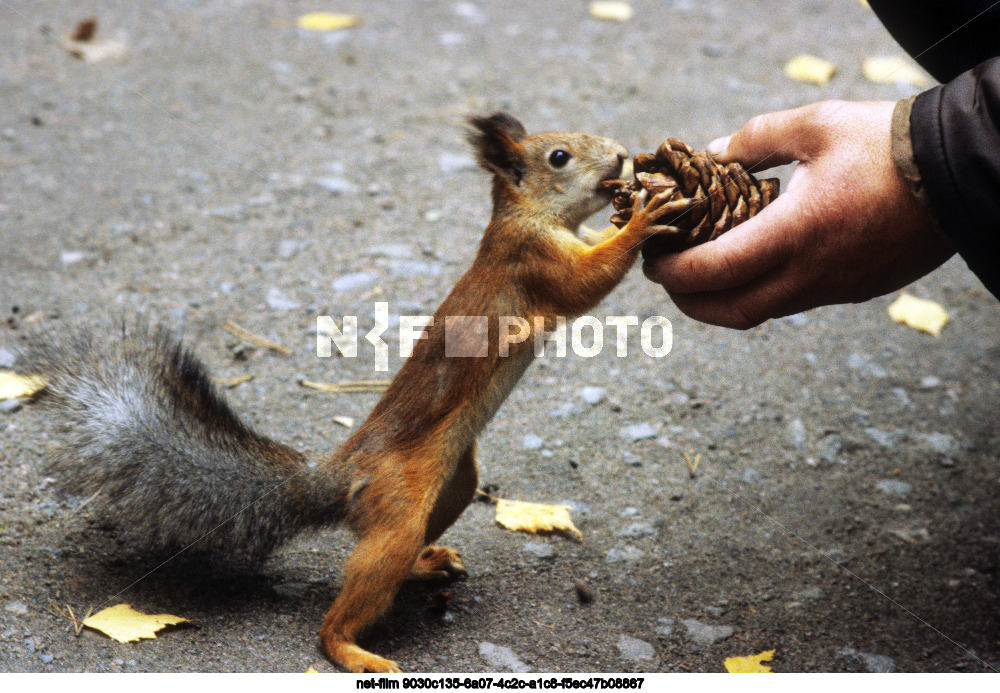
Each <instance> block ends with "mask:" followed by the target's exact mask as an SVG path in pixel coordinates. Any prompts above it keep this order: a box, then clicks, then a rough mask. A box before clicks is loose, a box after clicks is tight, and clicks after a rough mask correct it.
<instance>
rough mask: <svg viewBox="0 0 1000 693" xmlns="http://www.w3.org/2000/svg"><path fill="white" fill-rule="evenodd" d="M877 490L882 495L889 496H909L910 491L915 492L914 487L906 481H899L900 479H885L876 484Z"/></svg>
mask: <svg viewBox="0 0 1000 693" xmlns="http://www.w3.org/2000/svg"><path fill="white" fill-rule="evenodd" d="M875 488H877V489H878V490H879V491H881V492H882V493H884V494H886V495H887V496H900V497H902V496H907V495H909V493H910V491H912V490H913V486H912V485H911V484H908V483H907V482H905V481H899V480H898V479H883V480H882V481H880V482H878V483H877V484H875Z"/></svg>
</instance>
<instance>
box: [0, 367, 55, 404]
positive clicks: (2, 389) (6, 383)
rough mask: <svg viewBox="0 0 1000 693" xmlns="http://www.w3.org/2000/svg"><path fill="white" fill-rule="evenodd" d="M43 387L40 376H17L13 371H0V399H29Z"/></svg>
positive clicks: (43, 383) (42, 380) (43, 381)
mask: <svg viewBox="0 0 1000 693" xmlns="http://www.w3.org/2000/svg"><path fill="white" fill-rule="evenodd" d="M43 387H45V378H43V377H42V376H40V375H18V374H17V373H14V372H13V371H0V399H15V398H17V397H30V396H31V395H33V394H35V393H36V392H38V391H39V390H41V389H42V388H43Z"/></svg>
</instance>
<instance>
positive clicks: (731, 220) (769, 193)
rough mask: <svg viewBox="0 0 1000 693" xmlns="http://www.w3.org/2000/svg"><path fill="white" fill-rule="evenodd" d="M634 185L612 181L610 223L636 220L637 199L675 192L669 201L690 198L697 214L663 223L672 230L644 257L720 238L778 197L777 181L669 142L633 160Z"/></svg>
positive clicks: (654, 240) (651, 243)
mask: <svg viewBox="0 0 1000 693" xmlns="http://www.w3.org/2000/svg"><path fill="white" fill-rule="evenodd" d="M633 170H634V171H635V180H634V181H623V180H617V181H608V183H607V185H608V187H610V188H612V189H615V195H614V198H613V200H612V204H613V205H614V208H615V211H616V212H617V213H616V214H615V215H614V216H612V217H611V223H612V224H614V225H615V226H617V227H618V228H621V227H623V226H625V224H626V223H628V220H629V219H630V218H631V217H632V206H633V204H634V202H635V196H636V195H637V194H639V192H640V191H642V190H646V191H648V196H649V197H652V196H653V195H655V194H657V193H659V192H662V191H664V190H673V193H672V194H671V196H670V200H671V201H674V200H682V199H685V198H687V199H690V200H693V201H695V202H696V203H698V202H699V201H701V202H700V204H696V205H695V206H694V208H693V209H690V210H688V211H685V212H681V213H678V214H677V216H675V217H673V218H672V219H671V218H667V219H664V220H663V221H661V222H660V223H662V224H665V225H668V226H669V227H670V231H669V232H666V233H659V234H656V235H655V236H652V237H650V238H649V239H647V240H646V242H645V243H644V244H643V246H642V255H643V257H644V258H647V259H648V258H650V257H655V256H657V255H662V254H664V253H675V252H678V251H681V250H684V249H685V248H690V247H691V246H695V245H698V244H699V243H704V242H705V241H710V240H712V239H714V238H718V237H719V236H720V235H721V234H723V233H725V232H726V231H728V230H729V229H731V228H733V227H734V226H736V225H737V224H739V223H741V222H744V221H746V220H747V219H749V218H750V217H752V216H754V215H755V214H757V212H759V211H760V210H762V209H763V208H764V207H766V206H767V205H768V203H770V202H771V201H772V200H773V199H774V198H775V197H777V196H778V187H779V184H780V183H779V181H778V179H777V178H768V179H766V180H757V179H756V178H754V177H753V175H751V174H750V173H749V172H748V171H747V170H746V169H744V168H743V167H742V166H741V165H739V164H736V163H732V164H729V165H727V166H723V165H722V164H718V163H716V162H715V160H714V159H712V157H711V156H709V155H708V153H707V152H698V153H697V154H696V153H695V152H694V151H692V150H691V148H690V147H688V146H687V145H686V144H684V143H683V142H681V141H680V140H677V139H674V138H673V137H671V138H670V139H668V140H667V141H666V142H664V143H663V144H661V145H660V147H659V149H657V150H656V153H655V154H638V155H636V157H635V159H633Z"/></svg>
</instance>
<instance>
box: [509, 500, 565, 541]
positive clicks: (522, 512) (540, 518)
mask: <svg viewBox="0 0 1000 693" xmlns="http://www.w3.org/2000/svg"><path fill="white" fill-rule="evenodd" d="M496 521H497V524H498V525H500V526H501V527H505V528H506V529H509V530H512V531H514V532H530V533H532V534H537V533H538V532H561V533H564V534H569V535H570V536H572V537H575V538H576V539H583V535H582V534H580V530H578V529H577V528H576V527H575V526H574V525H573V520H572V519H571V518H570V516H569V506H568V505H545V504H542V503H526V502H524V501H515V500H507V499H505V498H497V514H496Z"/></svg>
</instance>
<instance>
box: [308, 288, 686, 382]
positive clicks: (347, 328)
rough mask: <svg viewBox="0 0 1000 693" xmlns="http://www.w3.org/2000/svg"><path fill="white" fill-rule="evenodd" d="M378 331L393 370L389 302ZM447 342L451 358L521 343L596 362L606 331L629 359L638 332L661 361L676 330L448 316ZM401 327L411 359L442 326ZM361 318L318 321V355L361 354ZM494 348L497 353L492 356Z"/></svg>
mask: <svg viewBox="0 0 1000 693" xmlns="http://www.w3.org/2000/svg"><path fill="white" fill-rule="evenodd" d="M372 317H373V318H374V319H375V327H373V328H372V329H371V330H369V331H368V332H367V333H365V335H364V339H365V341H367V342H368V343H369V344H370V345H371V347H372V348H373V349H374V351H375V370H376V371H388V370H389V343H388V342H387V341H385V339H383V336H386V335H387V332H388V330H389V324H390V323H389V304H388V303H387V302H384V301H382V302H378V303H375V310H374V312H373V313H372ZM438 320H439V321H440V322H443V328H444V343H445V357H446V358H485V357H487V356H489V355H490V354H491V353H493V354H496V355H498V356H500V357H506V356H509V355H511V353H512V352H513V351H514V350H515V349H516V350H520V349H523V347H518V346H517V345H521V344H526V343H529V340H531V341H530V343H531V344H532V346H533V348H534V353H535V356H546V355H549V354H551V355H554V356H556V357H557V358H562V357H564V356H566V355H567V354H568V353H569V352H570V351H572V352H573V354H575V355H576V356H580V357H583V358H591V357H594V356H597V355H598V354H600V353H602V352H603V351H604V347H605V333H606V332H607V333H609V334H610V333H613V334H614V342H615V354H616V356H618V357H622V358H624V357H627V356H628V344H629V339H630V337H631V336H632V335H633V334H634V333H635V330H638V332H639V345H640V347H641V348H642V351H643V353H644V354H646V355H647V356H651V357H653V358H662V357H664V356H666V355H667V354H669V353H670V350H671V348H673V342H674V338H673V327H672V326H671V324H670V320H668V319H667V318H665V317H663V316H662V315H654V316H651V317H648V318H646V319H645V320H643V321H642V322H641V323H640V322H639V318H638V317H637V316H634V315H608V316H607V317H605V318H604V320H603V321H602V320H599V319H598V318H595V317H594V316H592V315H583V316H581V317H578V318H575V319H573V320H572V321H568V320H567V319H566V318H565V317H561V316H557V317H554V318H548V319H546V318H545V317H544V316H541V315H539V316H535V317H533V318H532V319H530V320H529V319H528V318H524V317H521V316H517V315H499V316H496V315H494V316H489V315H448V316H444V319H443V321H441V320H440V318H438ZM395 322H396V323H397V324H398V327H399V356H400V358H407V357H409V356H410V355H411V354H413V348H414V345H415V344H416V343H417V340H420V339H426V338H427V336H428V332H427V331H428V330H429V329H432V328H435V327H437V328H440V327H442V325H435V316H432V315H400V316H398V319H397V320H396V321H395ZM359 341H360V340H359V332H358V316H356V315H345V316H344V317H343V318H341V320H340V324H339V325H338V324H337V321H335V320H334V319H333V318H332V317H331V316H329V315H320V316H318V317H317V318H316V355H317V356H318V357H320V358H329V357H330V356H332V355H333V353H334V352H333V350H334V347H336V349H337V352H338V353H339V354H340V355H341V356H346V357H349V358H353V357H356V356H357V355H358V344H359ZM491 345H495V349H494V350H493V351H492V352H491V349H490V347H491Z"/></svg>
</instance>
